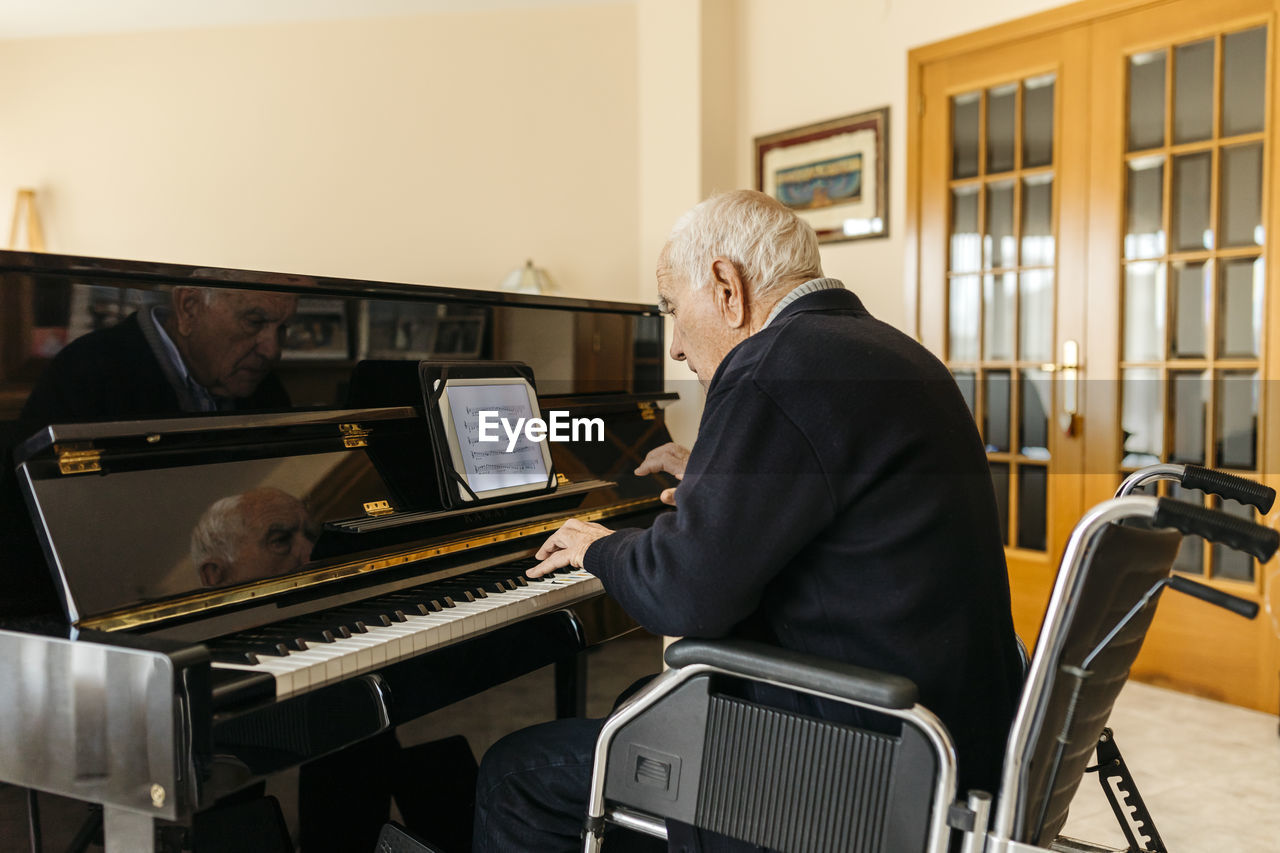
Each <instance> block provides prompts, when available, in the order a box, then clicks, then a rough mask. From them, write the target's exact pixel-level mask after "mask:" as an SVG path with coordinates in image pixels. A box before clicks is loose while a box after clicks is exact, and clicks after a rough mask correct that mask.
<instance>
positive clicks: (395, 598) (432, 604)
mask: <svg viewBox="0 0 1280 853" xmlns="http://www.w3.org/2000/svg"><path fill="white" fill-rule="evenodd" d="M440 598H442V596H437V597H434V598H433V597H430V596H427V595H423V594H421V593H415V592H413V591H412V590H409V591H405V592H393V593H391V594H389V595H384V596H380V597H379V598H377V599H374V600H373V601H372V602H371V603H372V604H373V605H374V606H375V607H378V606H382V605H384V604H389V605H393V606H396V607H400V608H402V609H404V610H405V612H413V613H416V614H417V615H419V616H427V615H428V614H431V613H439V612H440V611H441V610H443V609H444V605H443V604H441V603H440Z"/></svg>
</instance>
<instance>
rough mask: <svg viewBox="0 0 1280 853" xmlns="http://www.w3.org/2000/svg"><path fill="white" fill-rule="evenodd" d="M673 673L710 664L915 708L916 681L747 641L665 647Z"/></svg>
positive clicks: (898, 707) (687, 642) (747, 674)
mask: <svg viewBox="0 0 1280 853" xmlns="http://www.w3.org/2000/svg"><path fill="white" fill-rule="evenodd" d="M665 659H666V661H667V665H668V666H671V667H673V668H677V669H678V668H680V667H685V666H691V665H694V664H706V665H708V666H714V667H717V668H719V669H723V670H726V671H728V672H730V673H732V674H734V675H740V676H742V677H744V678H754V679H759V680H763V681H771V682H775V683H778V684H783V685H788V686H794V687H799V688H803V689H806V690H813V691H815V692H818V693H826V694H828V695H831V696H838V697H840V698H842V699H851V700H853V701H856V702H861V703H864V704H867V705H874V706H876V707H879V708H887V709H891V710H896V711H901V710H906V709H908V708H911V707H912V706H913V705H915V704H916V700H917V698H918V695H919V691H918V690H917V688H916V685H915V682H913V681H912V680H911V679H909V678H903V677H902V676H900V675H889V674H888V673H883V672H877V671H875V670H872V669H864V668H862V667H860V666H854V665H853V664H848V663H842V662H840V661H833V660H828V659H826V658H820V657H817V656H815V655H807V654H803V653H802V652H795V651H791V650H790V649H781V648H778V647H776V646H767V645H765V644H764V643H753V642H750V641H747V640H714V641H712V640H680V641H679V642H677V643H673V644H671V646H669V647H668V648H667V653H666V655H665Z"/></svg>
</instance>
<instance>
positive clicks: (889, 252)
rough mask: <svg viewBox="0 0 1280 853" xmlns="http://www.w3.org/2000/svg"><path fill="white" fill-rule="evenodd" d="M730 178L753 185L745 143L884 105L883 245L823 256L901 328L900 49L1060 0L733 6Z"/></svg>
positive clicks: (801, 0)
mask: <svg viewBox="0 0 1280 853" xmlns="http://www.w3.org/2000/svg"><path fill="white" fill-rule="evenodd" d="M739 2H740V15H739V20H738V32H737V34H736V35H737V38H738V39H739V52H740V56H741V57H742V61H741V68H740V72H739V76H738V85H739V87H740V95H739V103H740V104H741V105H742V108H741V111H740V113H739V117H738V118H739V120H738V128H739V133H738V150H737V154H736V156H737V161H738V172H737V174H738V177H739V180H740V182H741V183H742V185H743V186H750V185H751V184H752V182H753V181H754V180H755V178H754V169H755V165H754V164H755V160H754V158H755V154H754V149H753V147H752V142H751V140H752V138H753V137H755V136H760V135H762V134H766V133H772V132H774V131H779V130H786V129H787V128H790V127H795V126H798V125H804V124H809V123H811V122H816V121H822V120H824V119H830V118H837V117H838V116H842V115H847V114H849V113H855V112H861V111H863V110H869V109H875V108H877V107H881V106H884V105H885V104H888V105H889V108H890V110H889V121H890V129H889V143H890V150H889V237H888V238H886V239H875V240H862V241H855V242H850V243H838V244H832V245H829V246H827V247H826V248H824V250H823V252H822V255H823V265H824V267H825V270H826V272H827V273H828V274H829V275H834V276H836V277H838V278H842V279H844V280H845V282H846V283H847V284H849V286H851V287H853V288H854V289H855V290H856V291H857V292H858V293H859V295H861V296H862V298H863V300H864V301H865V302H866V303H867V307H868V308H869V309H870V310H871V311H872V313H874V314H876V315H878V316H879V317H880V318H881V319H884V320H887V321H888V322H890V323H893V324H894V325H896V326H898V327H900V328H909V327H910V325H909V318H908V317H907V302H906V295H907V290H906V284H907V283H906V282H904V280H903V274H904V273H903V267H904V259H905V253H906V243H905V242H904V239H903V230H904V228H905V227H906V217H905V213H906V189H907V188H906V137H907V119H906V109H907V51H908V50H909V49H910V48H912V47H917V46H919V45H922V44H928V43H930V42H934V41H940V40H942V39H945V38H950V37H952V36H957V35H960V34H962V33H966V32H970V31H972V30H977V29H981V28H983V27H986V26H990V25H991V24H997V23H1000V22H1002V21H1007V20H1012V19H1014V18H1020V17H1023V16H1026V15H1030V14H1033V13H1035V12H1038V11H1041V10H1044V9H1048V8H1051V7H1053V6H1060V5H1062V2H1061V0H967V2H963V3H959V2H953V0H739Z"/></svg>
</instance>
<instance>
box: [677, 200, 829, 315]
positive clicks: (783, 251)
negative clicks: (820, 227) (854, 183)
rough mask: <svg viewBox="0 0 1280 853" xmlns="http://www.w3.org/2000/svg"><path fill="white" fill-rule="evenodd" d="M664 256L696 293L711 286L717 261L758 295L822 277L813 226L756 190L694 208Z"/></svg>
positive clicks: (706, 201) (679, 224)
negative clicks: (713, 264) (725, 261)
mask: <svg viewBox="0 0 1280 853" xmlns="http://www.w3.org/2000/svg"><path fill="white" fill-rule="evenodd" d="M663 252H664V254H663V257H664V258H665V260H666V264H667V266H668V267H670V268H671V271H672V272H673V273H675V274H676V275H678V276H679V277H680V278H682V279H683V280H685V281H687V282H688V283H689V286H690V287H691V288H693V289H695V290H697V289H700V288H702V287H705V286H706V285H707V284H708V283H710V281H711V261H713V260H714V259H716V258H727V259H728V260H729V261H731V262H732V263H733V264H734V266H736V267H737V268H738V274H739V275H741V276H742V278H743V281H744V283H745V284H746V285H747V287H749V288H750V289H751V293H752V295H753V296H755V297H762V296H770V295H774V294H775V293H776V292H777V291H778V290H779V289H780V288H781V287H782V286H783V283H784V282H785V281H787V280H790V279H797V278H799V279H801V280H802V281H807V280H808V279H812V278H821V277H822V258H821V256H820V255H819V254H818V235H817V234H816V233H814V230H813V228H811V227H810V226H809V224H808V223H807V222H805V221H804V220H803V219H801V218H800V217H799V216H796V215H795V213H793V212H792V211H791V210H789V209H788V208H787V207H785V206H784V205H783V204H782V203H781V202H779V201H777V200H775V199H773V198H770V197H769V196H767V195H765V194H764V193H759V192H755V191H753V190H735V191H733V192H727V193H720V194H718V195H713V196H711V197H710V198H708V199H706V200H705V201H703V202H701V203H699V204H698V205H696V206H694V207H693V209H691V210H690V211H689V212H688V213H686V214H685V215H684V216H681V217H680V218H679V219H678V220H676V224H675V227H674V228H672V229H671V236H670V237H669V238H668V240H667V246H666V248H665V249H664V250H663ZM778 295H781V294H778Z"/></svg>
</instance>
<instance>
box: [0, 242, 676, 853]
mask: <svg viewBox="0 0 1280 853" xmlns="http://www.w3.org/2000/svg"><path fill="white" fill-rule="evenodd" d="M188 287H197V288H207V289H209V290H208V291H206V292H212V291H219V290H228V289H229V290H235V291H239V292H240V293H241V294H249V295H250V297H252V295H253V294H267V295H269V294H280V293H283V294H290V295H292V296H296V297H297V311H296V314H295V316H294V317H293V318H292V320H291V321H290V323H289V326H288V329H287V331H286V332H284V333H283V339H282V342H281V343H282V351H281V355H280V358H279V361H278V362H277V363H275V364H274V367H273V368H272V376H271V382H273V383H275V382H277V381H278V385H279V387H282V388H283V392H284V393H283V395H281V396H278V398H277V400H276V403H277V405H275V406H272V407H261V408H255V407H254V406H246V405H240V404H236V405H234V406H230V407H227V408H230V409H231V410H230V411H218V412H212V413H198V412H191V411H182V410H180V409H179V410H173V411H160V410H157V408H156V407H155V406H154V405H153V406H151V407H150V408H148V407H147V406H145V405H143V404H138V403H134V404H131V403H128V402H122V401H127V400H129V399H133V398H135V397H137V395H131V394H130V389H129V388H128V387H123V386H122V387H106V388H103V387H97V388H85V389H83V391H80V390H78V389H76V388H75V386H74V384H73V385H72V391H73V393H71V394H68V392H67V389H66V388H65V387H64V388H61V389H60V391H59V394H60V395H61V398H62V399H63V400H64V401H65V402H66V408H65V409H63V410H59V409H58V408H57V407H56V406H52V407H51V404H49V403H48V400H50V399H56V398H57V397H58V395H51V394H50V393H49V388H50V384H51V383H52V382H53V381H54V378H55V377H54V374H55V372H57V371H58V370H59V368H60V366H61V367H65V366H66V363H67V359H66V358H64V359H63V360H62V361H59V354H60V353H62V352H64V351H65V350H66V348H67V347H69V346H73V345H74V344H75V342H76V341H77V340H79V339H81V338H85V339H86V340H88V339H89V338H88V336H97V337H96V338H93V339H92V340H94V341H113V340H116V339H117V338H118V337H119V335H116V336H115V337H113V336H112V335H111V334H110V330H112V329H123V328H124V327H123V326H122V324H125V323H129V322H133V323H134V324H136V323H137V318H136V317H134V315H135V314H139V315H141V314H146V313H148V312H152V313H150V314H149V316H153V317H162V316H163V313H162V312H164V311H165V310H166V305H167V303H168V302H169V300H170V298H171V296H172V294H173V293H174V291H175V289H181V288H188ZM156 312H159V313H156ZM131 318H133V319H132V321H131ZM662 339H663V329H662V319H661V317H660V316H659V315H658V313H657V311H656V309H655V308H654V307H653V306H650V305H640V304H623V303H614V302H604V301H595V300H585V299H567V298H554V297H549V296H534V295H517V294H507V293H491V292H480V291H471V290H462V289H451V288H443V287H429V286H417V285H407V284H390V283H380V282H369V281H355V280H346V279H335V278H318V277H311V276H301V275H286V274H276V273H260V272H248V271H243V270H232V269H215V268H206V267H189V266H178V265H170V264H154V263H140V262H126V261H115V260H103V259H93V258H82V257H69V256H58V255H46V254H31V253H19V252H0V447H2V448H3V454H4V458H3V468H2V469H0V549H2V550H0V553H2V554H3V556H2V557H0V561H2V562H0V614H2V616H0V683H3V684H4V685H6V689H5V690H4V691H3V692H2V693H0V781H4V782H8V783H12V784H16V785H20V786H24V787H27V788H31V789H35V790H38V791H46V792H52V793H56V794H60V795H63V796H68V797H72V798H75V799H79V800H83V801H86V802H90V803H97V804H101V806H102V807H103V819H104V827H105V838H106V844H107V850H108V851H112V853H115V851H125V850H128V851H131V853H135V851H150V850H152V849H154V847H153V844H154V838H155V837H156V834H155V828H156V826H157V825H161V824H163V825H169V824H183V823H189V822H190V821H191V819H192V818H193V816H194V815H195V814H196V813H198V812H200V811H201V810H203V809H206V808H208V807H209V806H211V805H212V804H213V803H214V802H215V801H217V800H218V799H220V798H222V797H224V796H226V795H228V794H232V793H234V792H236V791H238V790H242V789H245V788H246V787H248V786H250V785H253V784H255V783H256V782H258V781H260V780H262V779H264V778H265V777H267V776H269V775H271V774H273V773H276V772H279V771H281V770H284V769H287V768H290V767H294V766H297V765H299V764H302V763H303V762H306V761H308V760H311V759H314V758H316V757H318V756H322V755H326V754H329V753H332V752H334V751H336V750H339V749H342V748H344V747H347V746H349V745H351V744H355V743H357V742H359V741H361V740H363V739H367V738H369V737H371V736H374V735H377V734H379V733H381V732H386V731H388V730H390V729H393V728H394V727H395V726H397V725H399V724H401V723H404V722H406V721H409V720H412V719H414V718H417V717H419V716H421V715H423V714H426V713H429V712H431V711H433V710H436V709H439V708H441V707H444V706H446V705H448V704H450V703H452V702H455V701H457V700H459V699H461V698H464V697H466V696H469V695H473V694H475V693H478V692H480V691H482V690H484V689H486V688H488V687H490V686H492V685H494V684H497V683H500V682H503V681H505V680H508V679H511V678H514V677H516V676H519V675H521V674H524V673H527V672H530V671H532V670H534V669H537V668H540V667H543V666H546V665H548V664H555V665H556V672H557V678H556V684H557V702H556V707H557V713H558V714H561V715H571V714H574V713H578V712H580V711H581V707H582V696H583V693H582V690H583V683H582V680H583V672H584V669H583V667H582V654H583V652H584V650H586V649H587V648H589V647H590V646H592V645H593V644H596V643H600V642H603V641H605V640H607V639H610V638H611V637H614V636H617V635H618V634H621V633H624V632H626V631H627V630H629V629H631V628H632V627H633V625H632V624H631V623H630V622H629V620H627V619H626V617H625V615H624V614H621V612H620V610H619V609H618V608H617V607H616V605H613V604H612V603H611V602H610V601H609V600H608V599H607V597H606V596H604V595H603V591H602V588H601V586H600V583H599V581H598V580H596V579H595V578H594V577H592V576H590V575H588V574H586V573H585V572H581V571H568V572H562V573H559V574H557V575H553V576H551V577H549V578H545V579H540V580H531V579H528V578H526V577H524V574H523V572H524V569H525V568H527V567H528V566H530V565H532V564H533V562H534V561H533V560H532V556H531V555H532V554H533V553H534V551H535V550H536V549H537V547H538V545H539V544H540V543H541V542H542V541H543V540H544V539H545V537H546V536H547V535H548V534H549V533H550V532H552V531H554V530H555V529H556V528H557V527H558V526H559V525H560V524H561V523H562V522H563V521H564V520H566V519H567V518H570V517H578V518H584V519H587V520H592V521H599V522H602V523H605V524H608V525H610V526H615V527H617V526H633V527H634V526H645V525H647V524H649V523H650V522H651V521H652V519H653V518H654V517H655V516H656V515H657V513H659V512H661V511H662V507H661V504H660V502H659V500H658V495H659V493H660V492H661V490H662V489H663V488H665V487H667V486H669V485H672V481H670V480H669V478H667V477H665V475H654V476H650V477H644V478H639V477H635V476H634V475H633V474H632V470H633V469H634V468H635V466H636V465H637V464H638V463H639V461H640V460H641V459H643V458H644V455H645V454H646V453H647V452H648V451H649V450H650V449H652V448H654V447H657V446H659V445H661V444H662V443H664V442H666V441H668V440H669V436H668V434H667V431H666V428H665V426H664V424H663V412H662V409H663V407H664V406H665V405H666V404H668V403H669V402H670V401H671V400H672V399H674V396H675V395H673V394H669V393H665V392H664V391H663V381H662ZM79 351H80V352H84V351H90V350H89V348H88V347H84V346H82V347H81V349H80V350H79ZM92 352H94V353H96V355H95V356H94V358H96V359H99V360H102V359H106V360H109V359H110V358H112V357H113V356H112V352H113V351H112V350H111V349H110V348H109V347H108V348H106V349H103V348H101V347H99V348H98V349H95V350H92ZM122 357H123V356H122ZM423 360H452V361H457V360H501V361H520V362H523V363H525V364H527V365H529V366H531V367H532V369H533V371H534V375H535V377H536V382H537V390H538V396H539V401H540V403H541V406H542V408H543V410H544V411H550V410H558V411H566V412H568V413H569V414H570V416H572V417H588V418H600V419H601V420H602V421H603V423H604V436H603V441H595V440H588V439H590V438H593V436H588V435H583V436H582V437H581V438H580V440H578V441H567V442H561V443H554V444H552V446H551V451H552V456H553V460H554V463H555V467H556V470H557V472H558V481H559V482H558V487H557V488H556V489H555V490H554V491H553V492H550V493H548V494H544V495H537V496H532V497H522V498H519V499H513V500H506V501H501V502H498V503H493V504H488V505H485V506H482V507H464V508H462V509H453V510H449V509H444V508H442V507H441V506H440V504H439V503H438V501H437V500H435V499H434V497H435V496H437V492H436V489H437V487H436V484H435V482H434V481H433V480H432V477H431V473H430V472H431V469H432V463H433V460H432V458H431V455H430V453H431V451H430V449H429V448H430V446H429V443H428V441H427V437H426V433H427V427H426V423H425V420H424V413H423V407H422V402H421V395H420V394H418V393H416V391H415V389H414V386H413V377H414V376H416V365H417V363H418V362H420V361H423ZM61 373H62V374H67V373H68V371H67V370H62V371H61ZM82 374H83V375H99V376H113V375H114V376H119V375H121V373H120V371H116V373H114V374H113V373H111V371H107V372H106V373H93V371H89V372H88V373H84V371H82ZM124 375H128V376H132V375H134V374H132V373H129V372H128V371H125V373H124ZM138 375H141V374H140V373H139V374H138ZM65 379H66V377H65V375H64V376H62V381H65ZM96 381H97V383H98V384H100V385H101V384H106V385H111V384H112V383H113V382H116V381H118V380H115V379H99V380H96ZM139 381H141V380H139ZM33 391H34V392H35V395H34V396H33ZM286 397H287V400H288V405H287V406H284V405H281V404H280V402H281V400H283V399H285V398H286ZM89 400H99V401H105V402H101V403H99V404H97V405H98V410H87V409H86V406H87V405H88V403H87V401H89ZM241 402H243V401H241ZM131 405H132V406H133V409H132V410H131V409H130V406H131ZM64 412H74V417H73V418H68V417H66V416H65V414H64ZM251 495H252V496H255V497H256V498H258V499H261V500H263V501H268V499H270V500H274V501H276V504H275V506H276V509H277V510H278V511H279V512H280V513H281V514H282V515H281V517H282V518H285V520H284V521H280V522H279V524H276V525H275V526H273V527H272V528H271V530H270V531H268V532H267V533H264V534H263V535H266V536H268V539H265V540H264V541H263V542H262V543H260V544H261V545H262V549H260V550H262V551H263V553H264V554H267V555H268V558H269V559H270V560H271V561H272V562H271V563H270V566H269V567H268V568H264V569H260V570H259V571H258V572H257V574H254V575H253V576H251V577H247V578H246V577H244V576H236V577H229V576H227V575H224V574H219V573H217V572H215V571H212V570H211V569H207V568H202V565H204V566H206V567H207V566H213V565H215V564H216V560H215V559H214V558H212V557H206V556H204V555H205V554H206V552H212V551H217V549H218V548H219V547H221V548H222V550H223V551H227V550H228V548H230V547H232V545H234V543H232V545H228V538H229V537H232V538H234V536H235V535H239V534H244V535H249V534H248V533H246V532H245V530H242V529H241V528H243V527H244V524H241V525H240V528H237V527H236V525H235V523H234V522H228V521H227V520H226V518H222V521H221V522H219V523H214V522H215V521H216V519H215V520H214V521H211V520H210V519H212V518H213V517H214V516H215V515H217V511H216V510H215V508H216V507H219V506H220V507H221V508H222V509H223V510H225V509H226V508H227V507H228V506H230V505H231V504H229V503H228V501H231V502H232V503H234V502H235V501H240V500H245V499H248V498H249V497H250V496H251ZM237 505H238V504H237ZM263 512H264V513H265V512H266V511H265V510H264V511H263ZM290 513H292V515H290ZM225 515H226V513H225V512H224V513H223V516H225ZM220 517H221V516H220ZM289 518H292V519H293V520H292V522H290V521H289V520H288V519H289ZM219 524H221V526H219ZM290 524H292V527H290ZM233 528H234V529H233ZM277 528H278V529H277ZM229 531H230V532H229ZM237 531H238V532H239V534H238V533H237ZM259 532H260V533H261V532H262V531H259ZM270 536H275V537H276V538H275V539H274V540H271V539H270V538H269V537H270ZM299 536H305V539H306V546H305V549H304V551H303V552H302V553H298V549H297V548H294V547H292V545H291V544H290V542H295V543H296V542H298V541H302V540H301V539H299ZM290 537H292V539H290ZM219 542H221V545H219ZM272 554H274V556H271V555H272ZM206 559H208V560H209V562H208V563H205V562H204V561H205V560H206Z"/></svg>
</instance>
